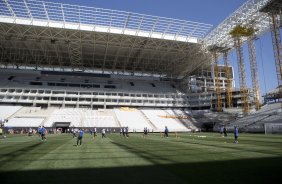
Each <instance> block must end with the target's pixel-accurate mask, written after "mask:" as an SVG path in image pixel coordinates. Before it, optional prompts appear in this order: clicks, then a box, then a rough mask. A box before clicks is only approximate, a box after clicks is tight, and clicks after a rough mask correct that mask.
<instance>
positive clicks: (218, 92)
mask: <svg viewBox="0 0 282 184" xmlns="http://www.w3.org/2000/svg"><path fill="white" fill-rule="evenodd" d="M213 58H214V77H215V93H216V109H217V112H221V111H222V103H221V88H220V71H219V70H220V68H219V66H218V57H217V53H216V52H215V51H214V52H213Z"/></svg>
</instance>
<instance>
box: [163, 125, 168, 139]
mask: <svg viewBox="0 0 282 184" xmlns="http://www.w3.org/2000/svg"><path fill="white" fill-rule="evenodd" d="M164 136H165V137H168V128H167V126H165V130H164Z"/></svg>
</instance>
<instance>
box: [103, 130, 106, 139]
mask: <svg viewBox="0 0 282 184" xmlns="http://www.w3.org/2000/svg"><path fill="white" fill-rule="evenodd" d="M102 138H106V130H105V129H104V128H103V129H102Z"/></svg>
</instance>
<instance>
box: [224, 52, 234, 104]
mask: <svg viewBox="0 0 282 184" xmlns="http://www.w3.org/2000/svg"><path fill="white" fill-rule="evenodd" d="M228 52H229V50H224V51H223V61H224V66H225V75H226V105H227V107H232V106H233V103H232V80H231V76H230V74H231V72H230V68H229V60H228Z"/></svg>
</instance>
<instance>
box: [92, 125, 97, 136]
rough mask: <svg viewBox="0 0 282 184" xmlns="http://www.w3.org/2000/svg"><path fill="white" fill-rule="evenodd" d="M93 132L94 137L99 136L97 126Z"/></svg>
mask: <svg viewBox="0 0 282 184" xmlns="http://www.w3.org/2000/svg"><path fill="white" fill-rule="evenodd" d="M93 133H94V137H96V136H97V129H96V127H95V128H94V130H93Z"/></svg>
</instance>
